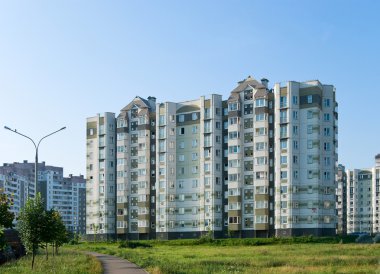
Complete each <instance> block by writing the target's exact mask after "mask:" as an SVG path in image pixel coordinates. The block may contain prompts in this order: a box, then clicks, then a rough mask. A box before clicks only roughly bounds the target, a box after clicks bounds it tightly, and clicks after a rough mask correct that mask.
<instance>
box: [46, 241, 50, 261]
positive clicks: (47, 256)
mask: <svg viewBox="0 0 380 274" xmlns="http://www.w3.org/2000/svg"><path fill="white" fill-rule="evenodd" d="M45 250H46V260H48V259H49V250H48V243H46V246H45Z"/></svg>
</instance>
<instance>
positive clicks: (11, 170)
mask: <svg viewBox="0 0 380 274" xmlns="http://www.w3.org/2000/svg"><path fill="white" fill-rule="evenodd" d="M74 177H75V178H78V180H79V181H80V182H81V188H82V194H81V195H82V196H80V191H79V192H78V191H77V190H76V189H77V187H75V186H74V185H75V184H74V182H72V181H71V178H74ZM74 177H70V178H63V168H61V167H55V166H47V165H45V162H42V163H39V164H38V184H37V190H38V192H39V193H40V194H41V197H42V199H43V203H44V205H45V208H46V209H47V210H50V209H52V208H54V209H55V210H57V211H59V212H60V214H61V216H62V221H63V223H64V224H65V226H66V228H67V230H68V231H71V232H79V231H78V230H77V227H76V224H75V223H76V219H75V218H76V217H75V216H76V215H77V214H76V213H78V212H77V211H78V210H79V208H78V206H76V205H75V203H76V202H77V201H78V200H80V199H81V198H80V197H83V194H84V192H83V188H85V186H84V184H85V180H84V178H83V176H79V177H76V176H74ZM0 192H4V193H6V194H7V195H8V196H9V197H10V198H12V199H13V201H14V203H13V205H12V206H11V210H12V211H13V212H14V213H15V215H16V217H17V215H18V213H19V212H20V209H21V208H22V207H23V206H24V205H25V202H26V200H27V199H28V198H29V197H31V198H33V197H34V196H35V194H34V163H28V162H27V161H24V162H23V163H13V164H4V165H3V166H1V167H0ZM81 206H82V207H81V209H80V211H81V212H82V215H83V214H85V213H83V212H85V210H86V207H85V204H84V203H83V202H82V204H81ZM15 222H16V220H15ZM83 232H84V231H83V229H82V233H83Z"/></svg>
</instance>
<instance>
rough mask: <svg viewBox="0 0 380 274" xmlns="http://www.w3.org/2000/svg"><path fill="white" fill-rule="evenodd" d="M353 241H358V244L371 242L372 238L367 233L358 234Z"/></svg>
mask: <svg viewBox="0 0 380 274" xmlns="http://www.w3.org/2000/svg"><path fill="white" fill-rule="evenodd" d="M355 242H356V243H358V244H372V243H373V240H372V238H371V236H369V235H367V234H363V235H360V236H359V237H358V238H357V239H356V240H355Z"/></svg>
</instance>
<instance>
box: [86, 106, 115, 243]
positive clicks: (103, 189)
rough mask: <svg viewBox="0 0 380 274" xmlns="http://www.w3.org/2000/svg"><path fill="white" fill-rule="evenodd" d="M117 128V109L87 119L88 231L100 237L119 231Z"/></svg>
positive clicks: (106, 237) (107, 236)
mask: <svg viewBox="0 0 380 274" xmlns="http://www.w3.org/2000/svg"><path fill="white" fill-rule="evenodd" d="M115 129H116V121H115V114H114V113H110V112H106V113H104V114H98V115H97V116H95V117H91V118H88V119H87V182H86V209H87V212H86V234H88V235H92V236H90V237H97V238H98V239H99V238H102V239H110V238H114V236H115V233H116V163H115V159H116V156H115V155H116V130H115ZM94 235H96V236H94Z"/></svg>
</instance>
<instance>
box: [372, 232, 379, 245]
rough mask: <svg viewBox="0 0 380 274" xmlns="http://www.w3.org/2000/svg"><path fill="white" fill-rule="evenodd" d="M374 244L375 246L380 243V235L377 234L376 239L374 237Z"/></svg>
mask: <svg viewBox="0 0 380 274" xmlns="http://www.w3.org/2000/svg"><path fill="white" fill-rule="evenodd" d="M373 243H374V244H378V243H380V233H379V234H376V235H375V237H373Z"/></svg>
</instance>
